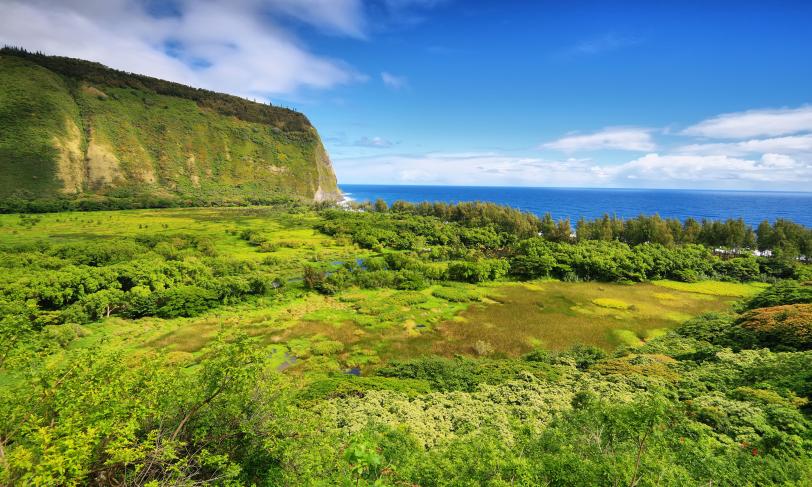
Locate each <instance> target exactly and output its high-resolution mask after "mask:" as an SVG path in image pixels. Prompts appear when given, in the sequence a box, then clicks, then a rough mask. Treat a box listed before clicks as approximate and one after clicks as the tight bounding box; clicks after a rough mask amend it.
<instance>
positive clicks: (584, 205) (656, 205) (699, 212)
mask: <svg viewBox="0 0 812 487" xmlns="http://www.w3.org/2000/svg"><path fill="white" fill-rule="evenodd" d="M340 187H341V190H342V191H343V192H344V194H345V195H346V196H347V197H348V198H351V199H353V200H356V201H364V200H370V201H374V200H376V199H378V198H382V199H383V200H385V201H386V202H387V203H392V202H393V201H396V200H404V201H411V202H420V201H443V202H447V203H456V202H459V201H491V202H493V203H498V204H501V205H509V206H512V207H514V208H518V209H520V210H523V211H529V212H532V213H535V214H537V215H543V214H544V213H546V212H550V213H551V214H552V215H553V217H555V218H570V219H571V220H572V221H573V223H574V222H575V221H577V220H578V219H579V218H580V217H585V218H587V219H589V218H597V217H600V216H603V214H604V213H608V214H610V215H612V214H614V215H617V216H619V217H623V218H630V217H634V216H637V215H640V214H644V215H652V214H654V213H658V214H659V215H660V216H662V217H666V218H679V219H680V220H684V219H685V218H687V217H694V218H696V219H698V220H701V219H703V218H708V219H714V220H719V219H727V218H740V217H741V218H743V219H744V221H745V222H747V223H748V224H750V225H753V226H756V225H758V224H759V223H760V222H761V221H763V220H769V221H771V222H772V221H774V220H775V219H776V218H785V219H789V220H792V221H794V222H796V223H801V224H803V225H806V226H812V193H790V192H772V191H704V190H703V191H692V190H666V189H572V188H519V187H512V188H507V187H484V186H481V187H480V186H392V185H371V184H369V185H368V184H363V185H362V184H342V185H340Z"/></svg>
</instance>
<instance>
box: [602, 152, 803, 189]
mask: <svg viewBox="0 0 812 487" xmlns="http://www.w3.org/2000/svg"><path fill="white" fill-rule="evenodd" d="M610 174H612V176H613V178H614V180H615V181H617V182H618V183H621V184H622V183H623V182H624V181H627V183H626V185H628V184H629V183H628V181H630V180H631V181H646V182H658V183H659V184H665V185H668V187H699V186H705V187H708V186H710V187H720V186H726V185H727V184H728V183H730V182H734V183H776V184H784V185H787V186H793V185H797V184H798V183H799V182H800V183H801V184H803V182H804V181H810V180H812V165H810V164H809V163H805V162H802V161H798V160H795V159H793V158H792V157H789V156H786V155H782V154H764V155H763V156H761V157H760V158H758V159H743V158H739V157H730V156H726V155H686V154H681V155H673V154H665V155H660V154H656V153H653V154H646V155H645V156H643V157H640V158H638V159H635V160H633V161H630V162H627V163H625V164H622V165H619V166H616V167H613V168H611V169H610Z"/></svg>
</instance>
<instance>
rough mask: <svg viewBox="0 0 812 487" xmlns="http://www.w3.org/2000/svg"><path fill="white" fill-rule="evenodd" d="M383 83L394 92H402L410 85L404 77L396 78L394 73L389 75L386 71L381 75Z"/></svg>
mask: <svg viewBox="0 0 812 487" xmlns="http://www.w3.org/2000/svg"><path fill="white" fill-rule="evenodd" d="M381 81H383V84H384V85H386V86H387V87H389V88H392V89H393V90H400V89H403V88H405V87H407V86H408V85H409V81H408V80H407V79H406V78H405V77H403V76H395V75H394V74H392V73H387V72H386V71H384V72H382V73H381Z"/></svg>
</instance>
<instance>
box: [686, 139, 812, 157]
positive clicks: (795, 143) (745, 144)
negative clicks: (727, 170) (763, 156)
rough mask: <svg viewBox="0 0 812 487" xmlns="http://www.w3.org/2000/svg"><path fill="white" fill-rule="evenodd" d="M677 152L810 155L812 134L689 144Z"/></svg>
mask: <svg viewBox="0 0 812 487" xmlns="http://www.w3.org/2000/svg"><path fill="white" fill-rule="evenodd" d="M676 150H677V152H682V153H691V154H709V155H729V156H734V155H735V156H739V155H747V154H755V153H766V152H780V153H797V152H809V153H812V134H804V135H788V136H786V137H773V138H768V139H750V140H745V141H741V142H724V143H714V144H690V145H684V146H680V147H677V149H676Z"/></svg>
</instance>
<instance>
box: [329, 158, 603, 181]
mask: <svg viewBox="0 0 812 487" xmlns="http://www.w3.org/2000/svg"><path fill="white" fill-rule="evenodd" d="M333 164H334V166H335V169H336V173H337V174H338V178H339V181H342V182H345V183H395V184H398V183H401V184H404V183H405V184H447V185H490V186H583V185H584V184H585V183H584V182H585V181H589V182H591V183H592V184H591V185H595V186H600V185H602V184H605V183H606V181H607V179H608V175H607V174H606V172H605V171H604V170H603V168H600V167H598V166H596V165H595V164H594V163H593V162H592V161H590V160H588V159H567V160H563V161H555V160H546V159H541V158H534V157H517V156H510V155H503V154H498V153H491V152H472V153H447V152H433V153H427V154H399V155H391V156H385V157H384V156H374V157H356V158H345V159H334V160H333Z"/></svg>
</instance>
